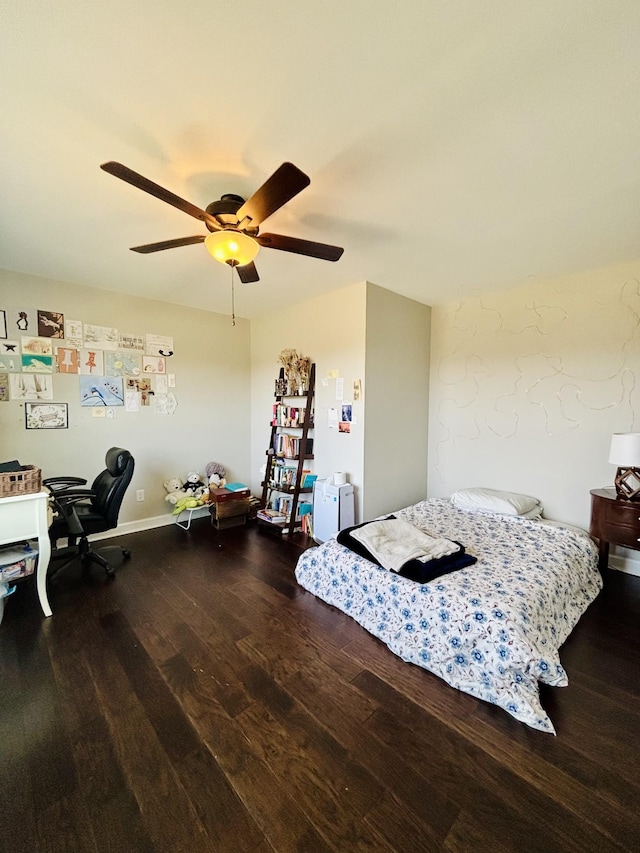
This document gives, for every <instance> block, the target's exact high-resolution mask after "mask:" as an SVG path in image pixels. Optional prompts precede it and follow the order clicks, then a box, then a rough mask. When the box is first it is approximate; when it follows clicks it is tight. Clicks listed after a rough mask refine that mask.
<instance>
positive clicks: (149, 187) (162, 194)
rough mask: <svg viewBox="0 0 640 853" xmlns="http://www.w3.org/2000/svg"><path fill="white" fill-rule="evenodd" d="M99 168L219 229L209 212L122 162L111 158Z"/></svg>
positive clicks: (217, 223) (218, 224)
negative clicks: (116, 161)
mask: <svg viewBox="0 0 640 853" xmlns="http://www.w3.org/2000/svg"><path fill="white" fill-rule="evenodd" d="M100 168H101V169H103V170H104V171H105V172H108V173H109V174H110V175H113V176H114V177H116V178H120V180H121V181H125V182H126V183H127V184H131V185H132V186H134V187H137V188H138V189H139V190H143V191H144V192H146V193H149V195H153V196H155V197H156V198H159V199H160V201H166V203H167V204H171V205H173V207H177V208H178V210H181V211H182V212H183V213H188V214H189V216H193V217H194V219H199V220H200V221H201V222H206V223H207V224H208V225H211V227H212V228H214V229H215V230H216V231H218V230H219V228H220V223H219V222H218V221H217V220H216V219H214V218H213V216H211V214H209V213H207V211H206V210H201V209H200V208H199V207H196V206H195V204H191V202H189V201H185V200H184V199H183V198H180V196H177V195H175V194H174V193H172V192H169V190H165V188H164V187H161V186H160V185H159V184H155V183H154V182H153V181H150V180H149V179H148V178H145V177H144V176H143V175H139V174H138V173H137V172H134V171H133V169H129V168H128V167H127V166H123V165H122V163H115V162H114V161H113V160H110V161H109V162H108V163H102V165H101V166H100Z"/></svg>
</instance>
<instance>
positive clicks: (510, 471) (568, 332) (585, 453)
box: [429, 263, 640, 527]
mask: <svg viewBox="0 0 640 853" xmlns="http://www.w3.org/2000/svg"><path fill="white" fill-rule="evenodd" d="M639 278H640V265H639V264H638V263H635V264H628V265H622V266H616V267H611V268H608V269H603V270H597V271H592V272H589V273H584V274H582V275H575V276H570V277H569V276H567V277H564V278H562V279H559V280H554V281H548V282H535V283H532V284H531V285H529V286H527V287H522V288H519V289H517V290H512V291H508V292H504V291H503V292H500V293H489V294H484V295H483V296H481V297H477V298H470V299H466V300H464V301H461V302H456V303H451V304H448V305H444V306H439V307H436V308H434V309H433V345H432V353H431V357H432V360H431V364H432V367H431V414H430V429H429V448H430V449H429V492H430V494H431V495H442V496H446V495H449V494H450V493H451V492H452V491H453V490H455V489H457V488H462V487H465V486H487V487H492V488H499V489H509V490H513V491H519V492H526V493H528V494H532V495H536V496H538V497H539V498H541V500H542V501H543V503H544V505H545V514H546V515H547V516H548V517H549V518H554V519H558V520H563V521H567V522H572V523H575V524H578V525H580V526H582V527H588V525H589V515H590V496H589V490H590V489H593V488H599V487H603V486H611V485H612V483H613V477H614V473H615V471H614V468H613V466H611V465H609V464H608V461H607V460H608V453H609V442H610V439H611V434H612V433H613V432H627V431H638V430H640V382H639V381H638V379H639V376H638V371H639V367H640V285H639Z"/></svg>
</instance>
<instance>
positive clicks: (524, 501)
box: [451, 488, 543, 518]
mask: <svg viewBox="0 0 640 853" xmlns="http://www.w3.org/2000/svg"><path fill="white" fill-rule="evenodd" d="M451 503H452V504H453V505H454V506H455V507H457V508H458V509H463V510H466V511H467V512H499V513H501V514H502V515H522V516H524V515H526V517H527V518H539V517H540V516H541V515H542V509H543V507H542V504H541V503H540V501H539V500H538V498H534V497H531V496H530V495H519V494H517V493H516V492H502V491H498V490H496V489H481V488H474V489H460V490H459V491H457V492H454V493H453V494H452V495H451Z"/></svg>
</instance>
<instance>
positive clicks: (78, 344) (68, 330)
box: [64, 319, 84, 349]
mask: <svg viewBox="0 0 640 853" xmlns="http://www.w3.org/2000/svg"><path fill="white" fill-rule="evenodd" d="M64 339H65V341H66V342H67V346H70V347H75V348H76V349H82V344H83V342H84V338H83V336H82V321H81V320H67V319H65V321H64Z"/></svg>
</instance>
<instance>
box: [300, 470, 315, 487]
mask: <svg viewBox="0 0 640 853" xmlns="http://www.w3.org/2000/svg"><path fill="white" fill-rule="evenodd" d="M317 479H318V475H317V474H312V473H311V472H306V471H303V472H302V483H301V486H302V488H303V489H310V488H311V487H312V486H313V484H314V483H315V481H316V480H317Z"/></svg>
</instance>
